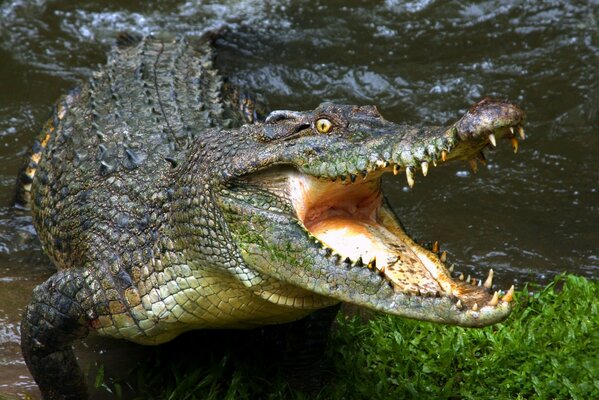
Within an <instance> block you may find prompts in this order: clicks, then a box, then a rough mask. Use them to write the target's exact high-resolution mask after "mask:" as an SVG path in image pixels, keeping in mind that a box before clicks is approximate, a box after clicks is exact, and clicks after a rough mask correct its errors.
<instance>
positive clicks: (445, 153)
mask: <svg viewBox="0 0 599 400" xmlns="http://www.w3.org/2000/svg"><path fill="white" fill-rule="evenodd" d="M441 160H443V161H446V160H447V151H445V150H441Z"/></svg>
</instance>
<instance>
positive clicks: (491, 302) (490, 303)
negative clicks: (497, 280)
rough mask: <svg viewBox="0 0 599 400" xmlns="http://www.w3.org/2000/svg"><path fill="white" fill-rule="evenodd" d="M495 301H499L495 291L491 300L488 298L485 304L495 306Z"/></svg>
mask: <svg viewBox="0 0 599 400" xmlns="http://www.w3.org/2000/svg"><path fill="white" fill-rule="evenodd" d="M497 303H499V292H495V293H494V294H493V298H492V299H491V300H489V302H488V303H487V305H489V306H496V305H497Z"/></svg>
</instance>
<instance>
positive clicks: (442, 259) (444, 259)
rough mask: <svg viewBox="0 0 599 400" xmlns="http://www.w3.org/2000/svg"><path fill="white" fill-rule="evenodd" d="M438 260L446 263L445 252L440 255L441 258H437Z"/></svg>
mask: <svg viewBox="0 0 599 400" xmlns="http://www.w3.org/2000/svg"><path fill="white" fill-rule="evenodd" d="M439 259H440V260H441V262H445V261H447V252H446V251H444V252H443V253H441V257H439Z"/></svg>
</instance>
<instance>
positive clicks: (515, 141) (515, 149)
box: [512, 138, 518, 154]
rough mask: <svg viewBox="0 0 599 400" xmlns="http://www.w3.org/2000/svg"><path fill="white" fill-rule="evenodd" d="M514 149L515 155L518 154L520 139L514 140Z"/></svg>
mask: <svg viewBox="0 0 599 400" xmlns="http://www.w3.org/2000/svg"><path fill="white" fill-rule="evenodd" d="M512 149H514V154H516V153H517V152H518V139H516V138H512Z"/></svg>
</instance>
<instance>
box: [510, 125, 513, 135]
mask: <svg viewBox="0 0 599 400" xmlns="http://www.w3.org/2000/svg"><path fill="white" fill-rule="evenodd" d="M510 132H511V133H512V135H513V134H514V127H513V126H510Z"/></svg>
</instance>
